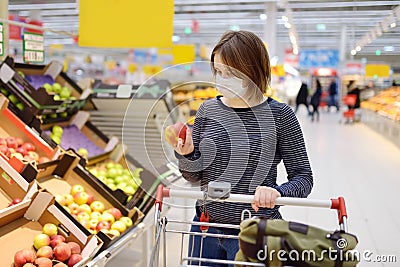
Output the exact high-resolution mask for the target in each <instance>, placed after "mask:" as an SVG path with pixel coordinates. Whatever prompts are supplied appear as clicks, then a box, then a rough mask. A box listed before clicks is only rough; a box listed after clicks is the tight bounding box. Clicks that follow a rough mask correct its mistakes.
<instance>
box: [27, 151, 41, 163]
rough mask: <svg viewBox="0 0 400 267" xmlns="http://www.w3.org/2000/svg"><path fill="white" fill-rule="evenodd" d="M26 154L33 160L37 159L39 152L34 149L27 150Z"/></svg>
mask: <svg viewBox="0 0 400 267" xmlns="http://www.w3.org/2000/svg"><path fill="white" fill-rule="evenodd" d="M28 156H29V157H31V158H32V159H33V160H34V161H38V160H39V154H38V153H36V152H35V151H28Z"/></svg>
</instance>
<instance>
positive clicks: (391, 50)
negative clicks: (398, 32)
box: [383, 46, 394, 52]
mask: <svg viewBox="0 0 400 267" xmlns="http://www.w3.org/2000/svg"><path fill="white" fill-rule="evenodd" d="M383 51H385V52H393V51H394V47H393V46H385V47H383Z"/></svg>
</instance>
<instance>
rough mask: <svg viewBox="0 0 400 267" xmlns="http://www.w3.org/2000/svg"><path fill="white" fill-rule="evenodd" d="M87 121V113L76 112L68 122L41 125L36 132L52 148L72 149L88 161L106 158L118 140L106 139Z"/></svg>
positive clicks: (114, 138)
mask: <svg viewBox="0 0 400 267" xmlns="http://www.w3.org/2000/svg"><path fill="white" fill-rule="evenodd" d="M89 119H90V113H89V112H86V111H78V113H76V114H75V115H74V116H73V117H72V118H70V120H68V121H65V122H59V123H53V124H46V125H41V126H40V128H39V129H37V128H36V130H37V131H39V132H41V133H42V138H44V139H45V140H46V141H47V142H48V143H49V144H50V145H51V146H53V147H54V146H56V145H57V144H59V145H60V146H61V148H63V149H64V150H68V149H73V150H74V151H76V152H77V153H78V154H82V156H84V157H85V158H87V159H88V160H89V161H91V160H99V159H100V160H101V159H104V158H107V155H108V153H110V152H111V151H112V150H113V149H114V148H115V147H116V145H117V144H118V143H119V139H118V138H117V137H115V136H112V137H111V138H108V137H107V136H106V135H104V134H103V133H102V132H101V131H100V130H99V129H98V128H97V127H96V126H94V125H93V123H92V122H91V121H90V120H89ZM55 128H56V129H55ZM56 130H57V131H56ZM51 140H52V141H51ZM79 150H81V151H82V153H81V152H80V151H79ZM83 154H84V155H83ZM86 154H87V155H86Z"/></svg>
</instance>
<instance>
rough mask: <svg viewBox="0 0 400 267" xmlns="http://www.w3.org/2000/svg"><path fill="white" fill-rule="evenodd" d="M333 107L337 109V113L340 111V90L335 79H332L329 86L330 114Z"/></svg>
mask: <svg viewBox="0 0 400 267" xmlns="http://www.w3.org/2000/svg"><path fill="white" fill-rule="evenodd" d="M331 106H334V107H336V111H339V101H338V90H337V84H336V80H335V78H332V80H331V83H330V85H329V99H328V112H329V111H330V109H331Z"/></svg>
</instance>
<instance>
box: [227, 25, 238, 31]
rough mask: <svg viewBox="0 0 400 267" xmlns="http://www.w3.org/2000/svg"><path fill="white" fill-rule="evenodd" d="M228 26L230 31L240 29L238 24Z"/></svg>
mask: <svg viewBox="0 0 400 267" xmlns="http://www.w3.org/2000/svg"><path fill="white" fill-rule="evenodd" d="M229 28H230V29H231V31H235V32H237V31H240V27H239V25H232V26H230V27H229Z"/></svg>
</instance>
